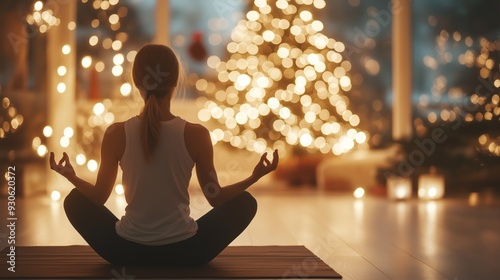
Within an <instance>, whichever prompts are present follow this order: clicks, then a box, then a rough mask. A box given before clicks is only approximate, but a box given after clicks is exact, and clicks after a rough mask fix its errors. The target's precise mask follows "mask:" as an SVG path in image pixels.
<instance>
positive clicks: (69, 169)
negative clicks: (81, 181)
mask: <svg viewBox="0 0 500 280" xmlns="http://www.w3.org/2000/svg"><path fill="white" fill-rule="evenodd" d="M50 168H51V169H52V170H54V171H56V172H57V173H59V174H61V175H62V176H64V177H66V178H69V177H70V176H73V175H75V174H76V173H75V170H74V169H73V166H72V165H71V162H70V161H69V157H68V154H66V153H65V152H64V153H63V157H62V158H61V160H59V163H56V161H55V160H54V153H53V152H51V153H50Z"/></svg>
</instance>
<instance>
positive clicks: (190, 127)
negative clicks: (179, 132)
mask: <svg viewBox="0 0 500 280" xmlns="http://www.w3.org/2000/svg"><path fill="white" fill-rule="evenodd" d="M184 134H185V135H186V136H189V137H195V138H196V137H206V136H207V135H210V132H209V131H208V129H206V128H205V127H204V126H203V125H201V124H197V123H190V122H186V127H185V133H184ZM198 139H199V138H198Z"/></svg>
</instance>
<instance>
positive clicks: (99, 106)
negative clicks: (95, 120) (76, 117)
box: [93, 102, 106, 115]
mask: <svg viewBox="0 0 500 280" xmlns="http://www.w3.org/2000/svg"><path fill="white" fill-rule="evenodd" d="M105 109H106V108H105V107H104V104H102V103H101V102H97V103H96V104H95V105H94V109H93V111H94V114H96V115H102V113H104V110H105Z"/></svg>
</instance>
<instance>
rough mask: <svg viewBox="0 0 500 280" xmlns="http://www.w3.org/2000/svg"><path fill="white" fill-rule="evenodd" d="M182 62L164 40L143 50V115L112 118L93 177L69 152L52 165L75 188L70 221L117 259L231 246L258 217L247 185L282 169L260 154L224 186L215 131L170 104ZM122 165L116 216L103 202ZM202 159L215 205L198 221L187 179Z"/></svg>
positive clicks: (199, 259)
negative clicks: (120, 211) (121, 198)
mask: <svg viewBox="0 0 500 280" xmlns="http://www.w3.org/2000/svg"><path fill="white" fill-rule="evenodd" d="M178 79H179V62H178V60H177V57H176V55H175V54H174V52H173V51H172V50H171V49H170V48H169V47H167V46H163V45H152V44H150V45H146V46H144V47H143V48H141V50H139V52H138V53H137V55H136V57H135V61H134V66H133V80H134V83H135V85H136V87H137V88H138V89H139V90H140V92H141V95H142V97H143V99H144V101H145V105H144V108H143V110H142V112H141V114H140V115H139V116H135V117H132V118H130V119H129V120H127V121H125V122H121V123H115V124H113V125H111V126H110V127H109V128H108V129H107V130H106V133H105V135H104V138H103V142H102V147H101V165H100V168H99V172H98V174H97V180H96V183H95V185H92V184H90V183H88V182H86V181H84V180H82V179H80V178H79V177H78V176H77V175H76V174H75V171H74V169H73V167H72V165H71V163H70V160H69V157H68V155H67V154H66V153H63V157H62V158H61V160H60V161H59V162H58V163H56V162H55V160H54V154H53V153H51V154H50V165H51V168H52V169H53V170H55V171H57V172H58V173H60V174H61V175H63V176H64V177H66V178H67V179H68V180H69V181H70V182H71V183H72V184H73V185H74V186H75V187H76V188H75V189H73V190H72V191H71V192H70V194H69V195H68V196H67V197H66V199H65V201H64V209H65V211H66V214H67V216H68V219H69V221H70V222H71V224H72V225H73V226H74V227H75V229H76V230H77V231H78V232H79V233H80V234H81V236H82V237H83V238H84V239H85V240H86V241H87V242H88V243H89V245H90V246H91V247H92V248H93V249H94V250H95V251H96V252H97V253H98V254H99V255H100V256H101V257H102V258H104V259H105V260H107V261H108V262H110V263H113V264H140V265H146V264H151V265H203V264H206V263H208V262H209V261H210V260H212V259H213V258H214V257H216V256H217V255H218V254H219V253H220V252H221V251H222V250H223V249H224V248H225V247H227V246H228V245H229V244H230V243H231V242H232V241H233V240H234V239H235V238H236V237H237V236H238V235H239V234H240V233H241V232H242V231H243V230H244V229H245V228H246V227H247V226H248V224H249V223H250V221H251V220H252V219H253V217H254V215H255V213H256V210H257V203H256V201H255V199H254V198H253V197H252V195H250V194H249V193H248V192H246V191H245V190H246V189H247V188H248V187H250V185H252V184H253V183H255V182H256V181H257V180H259V179H260V178H261V177H262V176H264V175H266V174H267V173H269V172H271V171H273V170H275V169H276V167H277V165H278V154H277V151H274V154H273V160H272V162H270V161H269V160H268V159H267V157H266V154H264V155H262V157H261V158H260V161H259V162H258V164H257V165H256V166H255V169H254V170H253V173H252V174H251V176H250V177H248V178H247V179H245V180H243V181H241V182H239V183H235V184H233V185H229V186H226V187H221V186H220V185H219V183H218V181H217V174H216V171H215V168H214V164H213V147H212V143H211V139H210V134H209V132H208V130H207V129H205V128H204V127H203V126H201V125H198V124H193V123H188V122H186V121H185V120H183V119H182V118H180V117H178V116H174V115H173V114H172V113H171V111H170V103H171V99H172V96H173V95H174V92H175V88H176V86H177V82H178ZM118 165H120V167H121V168H122V170H123V180H122V183H123V186H124V189H125V199H126V201H127V207H126V209H125V215H124V216H123V217H121V219H118V218H117V217H115V216H114V215H113V214H112V213H111V212H110V211H109V210H108V209H107V208H106V207H105V206H104V203H105V202H106V200H107V199H108V197H109V195H110V193H111V191H112V188H113V185H114V183H115V180H116V174H117V171H118ZM194 167H196V174H197V176H198V181H199V183H200V186H201V187H202V190H203V193H204V195H205V197H206V199H207V200H208V202H209V203H210V205H211V206H213V207H214V208H213V209H212V210H210V211H209V212H208V213H207V214H205V215H204V216H203V217H201V218H200V219H198V220H197V221H194V220H193V219H192V218H191V217H190V213H189V195H188V191H187V188H188V183H189V180H190V177H191V172H192V169H193V168H194Z"/></svg>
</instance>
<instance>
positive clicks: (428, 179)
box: [418, 167, 444, 199]
mask: <svg viewBox="0 0 500 280" xmlns="http://www.w3.org/2000/svg"><path fill="white" fill-rule="evenodd" d="M443 196H444V177H443V175H440V174H437V173H436V168H435V167H431V169H430V173H429V174H422V175H420V177H419V178H418V197H419V198H421V199H440V198H442V197H443Z"/></svg>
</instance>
